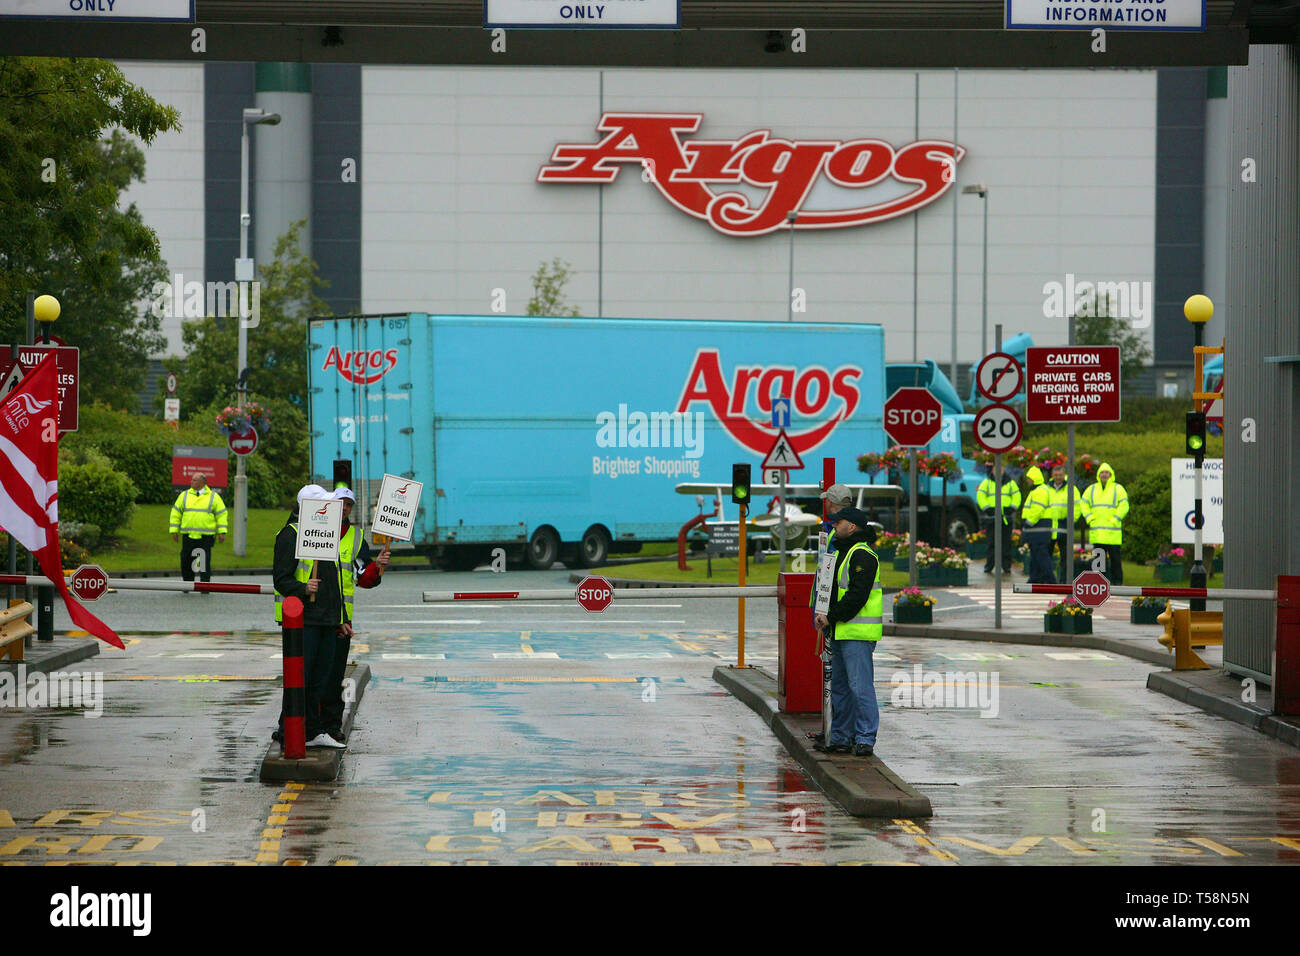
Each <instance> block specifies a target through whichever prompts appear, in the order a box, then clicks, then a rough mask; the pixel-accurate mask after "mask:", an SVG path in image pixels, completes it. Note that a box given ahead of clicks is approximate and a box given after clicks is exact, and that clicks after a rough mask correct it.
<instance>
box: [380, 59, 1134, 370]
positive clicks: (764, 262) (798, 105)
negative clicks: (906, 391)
mask: <svg viewBox="0 0 1300 956" xmlns="http://www.w3.org/2000/svg"><path fill="white" fill-rule="evenodd" d="M602 73H603V75H602ZM602 82H603V102H604V109H605V110H606V111H612V110H619V111H645V112H700V113H703V114H704V121H703V124H702V125H701V127H700V130H699V131H698V132H697V133H695V134H693V136H688V138H696V139H734V138H738V137H740V136H741V135H743V134H745V133H747V132H749V131H751V130H754V129H765V128H767V129H771V130H772V136H774V137H785V138H790V139H800V140H810V139H839V140H848V139H856V138H866V137H870V138H881V139H886V140H888V141H889V142H891V143H892V144H893V145H894V146H895V147H896V148H897V147H901V146H903V145H905V144H907V143H910V142H912V141H913V139H914V138H915V137H914V122H915V116H916V103H915V99H914V89H915V83H916V80H915V75H914V73H913V72H911V71H906V72H904V71H859V72H848V71H808V72H794V71H758V72H742V71H656V70H622V71H609V70H606V71H597V70H570V69H461V68H437V67H382V66H374V67H366V68H365V69H364V70H363V76H362V96H363V109H362V116H363V130H362V141H363V158H362V163H361V170H360V172H361V179H362V182H363V184H364V185H363V194H362V243H363V250H362V299H363V309H364V310H365V311H368V312H382V311H408V310H411V311H415V310H422V311H444V312H450V311H463V312H486V311H490V309H491V305H492V295H493V290H495V289H498V288H500V289H504V290H505V291H506V294H507V311H510V312H522V311H523V310H524V307H525V305H526V303H527V300H528V297H529V295H530V292H531V283H530V281H529V277H530V276H531V274H532V273H533V271H534V270H535V269H536V268H537V265H538V263H539V262H541V261H542V260H550V259H551V258H552V257H554V256H560V257H561V258H564V259H567V260H568V261H569V262H570V263H571V264H572V265H573V266H574V268H575V270H576V272H577V276H576V277H575V278H574V280H573V281H572V282H571V283H570V286H569V288H568V290H567V291H568V295H569V298H570V299H571V300H572V301H573V302H574V303H575V304H576V305H577V306H578V307H579V308H580V309H581V311H582V313H583V314H584V315H596V314H598V308H599V310H600V311H601V312H602V313H603V314H605V315H611V316H632V317H668V318H722V319H738V320H739V319H772V320H783V319H785V317H786V312H787V292H786V290H787V282H788V279H787V270H788V267H789V264H788V257H789V234H788V232H786V231H784V230H783V231H781V232H778V233H775V234H772V235H768V236H763V237H758V238H735V237H729V236H725V235H723V234H721V233H718V232H716V231H714V230H713V229H712V228H711V227H710V226H709V225H708V224H707V223H705V222H702V221H700V220H697V219H694V218H692V217H690V216H688V215H686V214H685V213H683V212H680V211H679V210H677V209H675V208H673V207H672V206H671V205H670V204H669V203H668V201H667V200H666V199H665V198H664V197H663V196H661V195H660V194H659V192H658V191H657V190H656V189H655V188H654V187H653V185H651V184H649V183H646V182H643V181H642V177H641V176H640V175H639V171H637V170H635V169H633V168H632V167H630V166H625V167H623V171H622V172H620V174H619V176H618V178H617V180H616V181H615V182H614V183H613V184H610V185H608V186H604V187H599V186H592V185H579V184H572V185H569V184H565V185H559V184H538V183H537V182H535V179H536V176H537V172H538V169H539V168H540V167H541V166H542V165H543V164H545V163H546V162H547V161H548V159H549V157H550V155H551V151H552V149H553V148H554V146H555V144H556V143H560V142H572V143H594V142H595V141H596V140H597V139H598V138H599V134H598V133H597V131H596V129H595V126H596V123H597V122H598V119H599V116H600V113H601V87H602ZM953 82H954V74H953V72H952V71H928V72H922V73H921V74H920V110H919V113H920V138H938V139H945V140H947V139H951V137H952V131H953ZM959 83H960V86H959V97H958V98H959V116H958V123H959V128H958V136H957V139H958V142H959V144H960V145H962V146H963V147H965V148H966V149H967V151H968V152H967V155H966V158H965V160H964V161H963V162H962V164H961V166H960V168H959V170H958V175H957V183H956V190H957V192H959V190H960V188H961V187H962V186H963V185H966V184H970V183H975V182H981V183H985V184H987V185H988V187H989V202H990V207H989V291H988V298H989V305H988V312H989V337H990V343H991V340H992V334H993V332H992V329H993V325H994V324H995V323H997V322H1001V323H1003V325H1004V334H1006V335H1007V336H1010V335H1013V334H1015V333H1017V332H1021V331H1026V332H1030V333H1031V334H1032V335H1033V336H1034V338H1035V341H1036V342H1038V343H1040V344H1053V343H1061V342H1064V341H1065V337H1066V329H1065V322H1064V320H1062V319H1056V318H1047V317H1045V316H1044V314H1043V305H1044V296H1043V291H1042V290H1043V285H1044V283H1047V282H1051V281H1057V282H1064V281H1065V277H1066V274H1067V273H1073V274H1074V275H1075V276H1076V277H1077V279H1079V280H1083V279H1089V280H1094V281H1097V280H1101V281H1134V280H1136V281H1152V280H1153V278H1154V235H1155V225H1154V216H1155V140H1156V73H1155V72H1154V71H1136V70H1129V71H1121V72H1110V71H1028V70H992V71H974V72H972V71H965V72H962V73H961V74H960V78H959ZM602 188H603V190H604V193H605V195H604V208H603V215H602V214H601V212H600V191H601V189H602ZM825 188H826V187H824V186H823V187H819V190H823V191H824V189H825ZM817 195H818V193H816V192H815V193H814V198H816V197H817ZM954 200H955V201H957V203H958V220H959V221H958V237H959V244H958V271H959V276H960V281H959V291H958V307H959V314H958V328H959V335H958V353H959V357H960V359H961V360H962V361H963V362H966V361H970V360H971V359H973V358H975V357H976V356H977V355H978V354H979V351H980V348H979V338H980V295H981V268H982V261H981V256H982V244H981V243H982V219H981V216H982V211H983V210H982V207H981V200H980V199H979V198H978V197H976V196H961V195H959V194H957V195H955V194H954V192H953V191H950V192H949V193H948V194H946V195H945V196H944V197H943V198H941V199H940V200H938V201H937V202H935V203H933V204H931V205H929V206H927V207H924V208H923V209H921V211H920V212H919V214H918V215H919V282H918V286H919V296H918V298H919V303H918V306H917V313H918V315H917V318H918V323H919V349H920V354H921V356H922V357H933V358H936V359H938V360H939V361H941V362H946V361H947V359H948V357H949V356H950V354H951V344H950V343H951V332H950V330H951V325H952V236H953V215H952V205H951V204H952V203H953V202H954ZM912 234H913V224H912V217H911V216H903V217H900V218H898V219H895V220H891V221H888V222H884V223H879V224H874V225H866V226H858V227H852V228H846V229H831V230H799V231H797V232H796V235H795V252H794V285H795V286H796V287H797V288H801V289H804V290H805V292H806V294H807V302H808V306H807V312H806V313H805V314H803V315H796V318H797V319H807V320H810V321H869V322H879V323H880V324H881V325H883V326H884V328H885V331H886V350H887V354H888V357H889V359H890V360H891V361H905V360H908V359H910V358H911V354H912V327H913V297H912V263H913V259H912ZM602 276H603V283H602V285H603V295H598V292H599V291H600V290H599V289H598V281H599V280H601V278H602ZM1148 334H1149V333H1148Z"/></svg>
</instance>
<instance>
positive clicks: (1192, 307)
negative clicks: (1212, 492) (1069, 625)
mask: <svg viewBox="0 0 1300 956" xmlns="http://www.w3.org/2000/svg"><path fill="white" fill-rule="evenodd" d="M1213 315H1214V303H1213V302H1212V301H1210V298H1209V297H1208V296H1204V295H1194V296H1191V297H1190V298H1188V300H1187V301H1186V302H1184V303H1183V317H1184V318H1186V319H1187V321H1188V322H1190V323H1192V328H1193V329H1194V330H1195V334H1196V349H1199V348H1200V347H1201V345H1202V344H1203V343H1202V341H1201V340H1202V338H1203V337H1204V335H1205V323H1206V322H1208V321H1210V318H1211V317H1212V316H1213ZM1192 368H1193V370H1194V371H1193V374H1196V373H1198V372H1200V371H1201V362H1200V353H1199V352H1197V351H1196V350H1195V349H1193V351H1192ZM1204 387H1205V384H1204V382H1203V381H1202V380H1201V377H1200V376H1198V377H1197V380H1196V381H1195V382H1193V383H1192V396H1193V397H1192V408H1193V409H1194V410H1199V409H1200V408H1201V402H1200V400H1199V399H1198V398H1196V397H1195V396H1196V393H1197V392H1200V391H1202V390H1203V389H1204ZM1204 454H1205V449H1204V448H1202V449H1201V453H1200V454H1199V455H1197V456H1196V469H1195V474H1194V476H1193V492H1192V493H1193V495H1194V496H1195V498H1194V500H1195V502H1196V515H1195V524H1196V528H1195V529H1194V531H1193V538H1192V568H1191V573H1190V575H1189V577H1190V578H1191V580H1190V581H1189V582H1188V583H1190V584H1191V586H1192V587H1194V588H1203V587H1205V586H1206V585H1207V583H1208V581H1209V575H1208V574H1206V571H1205V564H1204V561H1203V558H1204V551H1203V540H1202V528H1203V527H1204V525H1205V516H1204V514H1203V513H1202V511H1201V480H1202V479H1201V476H1202V468H1201V461H1202V457H1203V456H1204ZM1191 609H1192V610H1193V611H1204V610H1205V599H1204V598H1192V600H1191Z"/></svg>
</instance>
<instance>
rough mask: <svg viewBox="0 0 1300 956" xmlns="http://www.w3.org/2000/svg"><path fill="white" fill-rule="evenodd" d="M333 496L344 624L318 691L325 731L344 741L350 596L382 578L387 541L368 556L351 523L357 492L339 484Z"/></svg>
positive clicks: (363, 541) (377, 583) (377, 582)
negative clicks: (338, 514) (339, 507)
mask: <svg viewBox="0 0 1300 956" xmlns="http://www.w3.org/2000/svg"><path fill="white" fill-rule="evenodd" d="M334 497H335V498H337V499H339V500H340V501H342V502H343V536H342V537H341V538H340V539H339V567H340V568H341V569H342V571H343V612H344V615H345V616H346V618H347V624H346V625H345V626H344V627H342V628H340V629H339V633H338V639H337V640H336V641H335V642H334V653H333V656H332V658H331V660H330V670H329V677H327V678H326V679H325V686H324V689H323V690H322V692H321V702H320V713H321V723H322V724H324V726H325V733H326V734H328V735H329V736H330V738H332V739H333V740H337V741H338V742H340V743H344V744H346V743H347V740H346V738H345V737H344V735H343V711H344V709H345V707H346V703H345V701H344V700H343V675H344V674H345V673H346V672H347V666H348V654H349V652H350V651H351V649H352V622H353V621H354V620H355V617H354V616H353V604H352V596H353V594H355V593H356V589H357V588H374V587H378V586H379V582H381V581H382V580H383V579H384V571H385V570H386V569H387V568H388V545H384V550H383V551H381V552H379V556H378V557H376V558H374V560H371V552H370V546H369V545H368V544H366V538H365V535H364V534H363V533H362V530H361V529H360V528H358V527H357V526H356V525H354V524H352V520H351V519H352V508H353V506H354V505H355V504H356V500H357V496H356V495H355V494H353V493H352V489H351V488H339V489H337V490H336V491H335V492H334Z"/></svg>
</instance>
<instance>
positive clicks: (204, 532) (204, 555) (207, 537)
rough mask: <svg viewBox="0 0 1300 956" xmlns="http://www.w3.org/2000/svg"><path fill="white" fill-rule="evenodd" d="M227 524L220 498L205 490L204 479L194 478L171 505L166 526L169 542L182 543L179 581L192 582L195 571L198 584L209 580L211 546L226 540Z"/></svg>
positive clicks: (210, 572)
mask: <svg viewBox="0 0 1300 956" xmlns="http://www.w3.org/2000/svg"><path fill="white" fill-rule="evenodd" d="M226 524H227V522H226V503H225V502H224V501H222V500H221V495H219V494H217V492H216V489H215V488H209V487H208V482H207V479H206V478H204V477H203V476H202V475H195V476H194V477H193V478H191V479H190V486H189V488H188V489H186V490H185V491H182V492H181V493H180V495H178V496H177V498H176V501H175V503H173V504H172V512H171V518H170V520H169V521H168V525H167V529H168V531H170V532H171V536H172V540H173V541H179V542H180V543H181V577H183V578H184V579H185V580H186V581H193V580H194V572H195V571H198V573H199V579H200V580H202V581H211V580H212V543H213V541H214V540H220V541H225V540H226ZM204 593H207V592H204Z"/></svg>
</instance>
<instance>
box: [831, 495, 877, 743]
mask: <svg viewBox="0 0 1300 956" xmlns="http://www.w3.org/2000/svg"><path fill="white" fill-rule="evenodd" d="M830 518H831V520H832V521H834V522H835V541H836V545H835V590H834V592H833V593H832V595H831V602H830V607H829V608H828V609H827V611H826V613H825V614H818V615H817V616H816V617H815V621H816V624H817V628H818V630H820V631H821V632H822V635H823V636H824V637H826V638H828V639H829V638H833V640H830V644H831V653H832V658H831V714H832V720H831V739H830V741H829V742H828V743H822V744H818V745H817V747H818V749H820V750H825V751H827V752H830V753H852V754H853V755H854V756H858V757H869V756H871V754H872V752H873V750H874V748H875V745H876V732H877V731H878V730H879V729H880V708H879V705H878V704H877V702H876V687H875V666H874V654H875V650H876V642H877V641H879V640H880V638H881V635H883V634H884V622H885V618H884V614H885V602H884V591H883V590H882V588H881V585H880V561H879V559H877V557H876V553H875V552H874V551H872V550H871V546H870V544H869V543H868V539H869V536H870V532H869V530H868V525H869V524H870V523H871V517H870V516H869V515H867V514H866V513H864V512H862V511H860V510H858V509H857V508H843V509H841V510H840V511H837V512H836V513H835V514H833V515H831V516H830Z"/></svg>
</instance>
